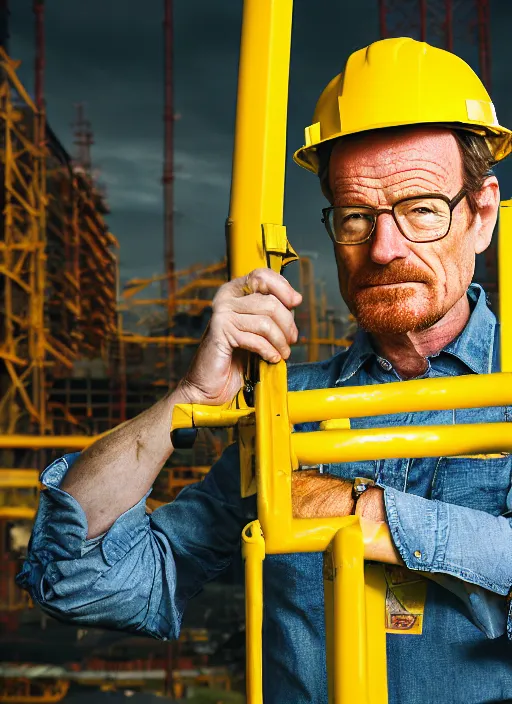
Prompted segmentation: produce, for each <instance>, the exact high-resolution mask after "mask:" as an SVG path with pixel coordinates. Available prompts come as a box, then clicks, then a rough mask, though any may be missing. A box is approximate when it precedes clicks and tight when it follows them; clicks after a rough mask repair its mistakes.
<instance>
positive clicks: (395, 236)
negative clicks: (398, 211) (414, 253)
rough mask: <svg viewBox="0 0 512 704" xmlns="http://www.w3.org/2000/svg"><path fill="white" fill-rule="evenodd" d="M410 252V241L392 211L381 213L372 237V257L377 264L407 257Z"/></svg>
mask: <svg viewBox="0 0 512 704" xmlns="http://www.w3.org/2000/svg"><path fill="white" fill-rule="evenodd" d="M409 252H410V249H409V243H408V241H407V240H406V239H405V237H404V236H403V235H402V233H401V232H400V230H399V229H398V227H397V224H396V222H395V221H394V219H393V216H392V215H391V213H389V214H388V213H382V214H381V215H379V217H378V218H377V222H376V224H375V230H374V232H373V235H372V239H371V245H370V259H371V260H372V261H373V262H375V263H376V264H389V263H390V262H392V261H393V259H405V258H406V257H407V256H408V254H409Z"/></svg>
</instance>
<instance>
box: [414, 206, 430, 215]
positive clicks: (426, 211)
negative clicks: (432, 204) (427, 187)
mask: <svg viewBox="0 0 512 704" xmlns="http://www.w3.org/2000/svg"><path fill="white" fill-rule="evenodd" d="M411 212H413V213H418V215H434V214H435V211H434V210H432V209H431V208H427V207H426V206H424V205H422V206H418V207H417V208H413V210H412V211H411Z"/></svg>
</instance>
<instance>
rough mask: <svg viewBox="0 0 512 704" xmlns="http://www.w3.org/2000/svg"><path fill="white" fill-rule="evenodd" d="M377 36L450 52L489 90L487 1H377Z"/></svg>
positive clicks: (488, 5)
mask: <svg viewBox="0 0 512 704" xmlns="http://www.w3.org/2000/svg"><path fill="white" fill-rule="evenodd" d="M378 1H379V24H380V36H381V38H382V39H385V38H387V37H401V36H407V37H413V38H414V39H420V40H421V41H427V42H429V44H434V45H435V46H439V47H442V48H444V49H448V51H454V52H455V53H456V54H459V55H460V56H462V58H464V59H466V60H467V61H468V63H470V64H471V65H472V66H473V68H474V69H475V70H478V72H479V74H480V77H481V79H482V80H483V82H484V83H485V85H486V86H487V89H488V90H489V89H490V84H491V38H490V0H378Z"/></svg>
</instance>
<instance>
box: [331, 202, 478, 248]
mask: <svg viewBox="0 0 512 704" xmlns="http://www.w3.org/2000/svg"><path fill="white" fill-rule="evenodd" d="M466 196H467V191H466V189H465V188H462V189H461V190H460V191H459V192H458V193H457V194H456V195H455V196H454V197H453V198H452V199H450V198H448V196H445V195H443V194H442V193H423V194H421V195H419V196H409V197H407V198H402V199H400V200H398V201H397V202H396V203H394V204H393V205H392V206H391V207H390V208H373V207H372V206H370V205H348V206H331V207H330V208H323V209H322V215H323V217H322V222H323V223H324V225H325V229H326V230H327V234H328V235H329V237H330V238H331V240H332V241H333V242H334V243H335V244H342V245H347V246H350V245H359V244H364V243H365V242H368V240H369V239H370V238H371V236H372V235H373V233H374V231H375V227H376V225H377V218H378V217H379V215H382V214H383V213H388V214H391V215H392V216H393V220H394V221H395V224H396V226H397V227H398V230H399V231H400V233H401V234H402V235H403V237H405V239H407V240H409V242H436V241H438V240H441V239H443V237H446V235H447V234H448V233H449V232H450V228H451V225H452V214H453V210H454V208H455V207H456V206H457V205H458V204H459V203H460V202H461V200H462V199H463V198H465V197H466ZM432 200H437V201H442V202H443V203H445V204H446V205H445V208H446V206H448V209H447V210H446V212H445V215H449V219H448V220H447V221H446V223H445V224H444V228H443V229H444V230H445V231H444V232H443V233H442V234H439V233H438V232H437V233H435V232H434V231H432V236H430V235H428V236H427V237H420V236H418V237H416V238H415V237H414V236H413V235H412V234H411V233H412V232H413V231H414V225H413V224H412V225H411V224H410V223H408V221H407V217H408V215H407V211H406V210H404V209H406V208H407V206H408V205H409V206H410V205H411V204H412V203H413V202H417V203H418V204H419V203H421V202H423V203H424V202H425V201H432ZM402 210H403V211H404V212H401V211H402ZM397 212H398V213H400V215H399V216H397ZM409 212H410V213H412V212H413V210H412V209H411V210H410V211H409ZM337 213H338V214H342V213H344V214H345V216H346V217H347V218H348V217H351V216H357V221H358V222H357V227H360V226H361V225H362V226H363V227H362V229H361V228H360V233H356V234H358V235H359V234H360V235H361V237H362V238H361V239H357V240H354V241H352V242H350V241H347V238H346V239H345V240H343V239H340V236H339V234H338V233H337V232H336V225H335V223H334V218H335V216H336V214H337ZM400 218H401V219H402V222H400ZM404 221H405V222H407V224H408V226H409V225H410V229H409V233H407V232H405V231H404V226H403V225H404ZM342 222H343V218H342ZM366 230H368V231H366Z"/></svg>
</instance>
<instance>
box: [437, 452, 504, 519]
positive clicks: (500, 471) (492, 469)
mask: <svg viewBox="0 0 512 704" xmlns="http://www.w3.org/2000/svg"><path fill="white" fill-rule="evenodd" d="M511 474H512V457H511V455H510V454H508V453H499V454H492V455H461V456H459V457H440V458H439V460H438V462H437V467H436V470H435V474H434V479H433V482H432V498H433V499H439V500H440V501H445V502H446V503H449V504H458V505H459V506H467V507H468V508H474V509H477V510H479V511H485V512H486V513H490V514H492V515H494V516H499V515H501V514H502V513H505V512H506V510H507V494H508V492H509V489H510V481H511Z"/></svg>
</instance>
